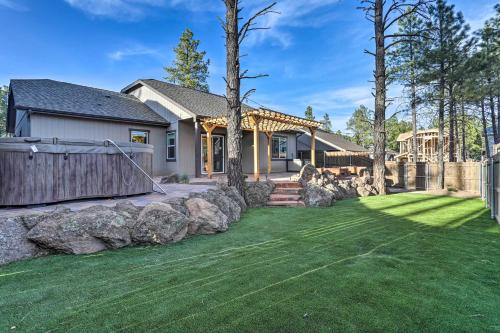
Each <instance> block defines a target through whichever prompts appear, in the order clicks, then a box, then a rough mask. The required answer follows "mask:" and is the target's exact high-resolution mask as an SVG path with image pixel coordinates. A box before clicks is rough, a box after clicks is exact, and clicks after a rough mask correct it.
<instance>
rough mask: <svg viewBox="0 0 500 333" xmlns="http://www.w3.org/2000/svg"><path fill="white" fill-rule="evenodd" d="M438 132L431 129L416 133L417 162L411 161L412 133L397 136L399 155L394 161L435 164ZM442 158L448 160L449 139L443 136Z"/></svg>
mask: <svg viewBox="0 0 500 333" xmlns="http://www.w3.org/2000/svg"><path fill="white" fill-rule="evenodd" d="M438 136H439V130H438V129H437V128H431V129H426V130H420V131H417V161H413V153H412V146H413V145H412V140H413V132H411V131H410V132H406V133H402V134H400V135H399V136H398V138H397V141H398V142H399V154H398V155H396V160H397V161H400V162H437V152H438ZM443 148H444V151H443V158H444V160H445V161H448V160H449V137H448V135H446V134H445V135H444V147H443Z"/></svg>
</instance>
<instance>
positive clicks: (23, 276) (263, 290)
mask: <svg viewBox="0 0 500 333" xmlns="http://www.w3.org/2000/svg"><path fill="white" fill-rule="evenodd" d="M488 214H489V213H488V211H486V210H485V209H483V204H482V202H481V201H479V200H470V199H469V200H465V199H457V198H450V197H433V196H425V195H417V194H398V195H392V196H387V197H369V198H363V199H360V200H345V201H341V202H338V203H337V204H336V205H335V207H332V208H328V209H304V208H283V209H278V208H275V209H253V210H250V211H248V212H247V213H246V214H245V215H244V217H243V219H242V220H241V222H239V223H238V224H235V225H233V226H232V227H231V229H230V230H229V231H228V232H226V233H224V234H219V235H216V236H198V237H194V238H191V239H189V240H185V241H182V242H180V243H177V244H175V245H172V246H155V247H141V248H127V249H121V250H116V251H108V252H102V253H98V254H94V255H86V256H64V255H60V256H52V257H45V258H39V259H34V260H28V261H24V262H18V263H14V264H11V265H8V266H4V267H0V331H3V330H5V331H11V327H13V326H15V327H16V328H15V329H14V330H15V331H36V332H39V331H51V332H52V331H58V332H89V331H90V332H105V331H114V332H142V331H158V332H180V331H182V332H239V333H240V332H313V331H314V332H327V331H335V332H338V331H359V330H364V331H379V332H388V331H434V332H445V331H448V332H458V331H497V332H500V227H498V226H497V225H496V224H495V223H494V222H493V221H492V220H490V219H489V217H488ZM12 331H13V330H12Z"/></svg>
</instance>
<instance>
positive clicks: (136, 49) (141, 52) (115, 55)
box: [108, 45, 161, 61]
mask: <svg viewBox="0 0 500 333" xmlns="http://www.w3.org/2000/svg"><path fill="white" fill-rule="evenodd" d="M133 56H154V57H160V56H161V53H160V52H159V51H158V50H156V49H153V48H149V47H146V46H143V45H134V46H131V47H127V48H124V49H121V50H116V51H113V52H111V53H108V58H109V59H111V60H113V61H121V60H123V59H124V58H127V57H133Z"/></svg>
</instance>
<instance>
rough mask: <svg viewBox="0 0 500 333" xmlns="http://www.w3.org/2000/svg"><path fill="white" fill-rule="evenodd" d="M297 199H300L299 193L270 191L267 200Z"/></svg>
mask: <svg viewBox="0 0 500 333" xmlns="http://www.w3.org/2000/svg"><path fill="white" fill-rule="evenodd" d="M298 200H300V195H299V194H281V193H272V194H271V198H270V200H269V201H298Z"/></svg>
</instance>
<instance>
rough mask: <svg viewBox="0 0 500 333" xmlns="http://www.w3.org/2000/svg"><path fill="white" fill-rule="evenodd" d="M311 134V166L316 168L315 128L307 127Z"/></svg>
mask: <svg viewBox="0 0 500 333" xmlns="http://www.w3.org/2000/svg"><path fill="white" fill-rule="evenodd" d="M309 131H310V132H311V164H312V165H314V166H316V128H314V127H309Z"/></svg>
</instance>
